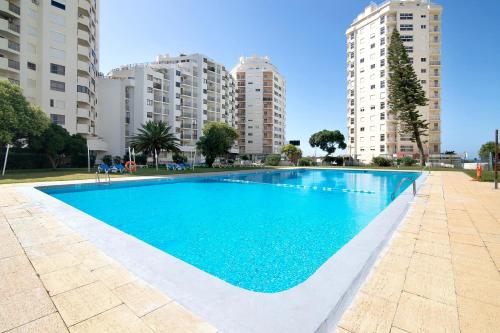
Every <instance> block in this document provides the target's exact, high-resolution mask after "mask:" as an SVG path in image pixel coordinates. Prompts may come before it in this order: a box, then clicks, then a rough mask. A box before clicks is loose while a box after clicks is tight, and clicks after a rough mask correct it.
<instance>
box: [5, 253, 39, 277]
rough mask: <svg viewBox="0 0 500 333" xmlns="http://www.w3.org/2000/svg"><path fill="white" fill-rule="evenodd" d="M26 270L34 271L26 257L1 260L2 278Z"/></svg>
mask: <svg viewBox="0 0 500 333" xmlns="http://www.w3.org/2000/svg"><path fill="white" fill-rule="evenodd" d="M25 269H32V267H31V263H30V262H29V260H28V258H26V256H25V255H18V256H13V257H8V258H3V259H0V276H1V275H3V274H8V273H13V272H17V271H20V270H25ZM0 279H1V278H0Z"/></svg>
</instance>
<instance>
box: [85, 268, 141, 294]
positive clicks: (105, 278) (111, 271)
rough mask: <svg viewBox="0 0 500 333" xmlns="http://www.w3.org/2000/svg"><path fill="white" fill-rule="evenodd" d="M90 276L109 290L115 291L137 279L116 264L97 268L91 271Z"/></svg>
mask: <svg viewBox="0 0 500 333" xmlns="http://www.w3.org/2000/svg"><path fill="white" fill-rule="evenodd" d="M92 275H93V276H94V277H95V278H96V279H97V280H99V281H102V282H103V283H104V284H105V285H106V286H107V287H108V288H109V289H115V288H117V287H119V286H122V285H124V284H127V283H129V282H132V281H134V280H136V279H137V278H136V277H135V276H134V275H132V274H130V273H129V271H128V270H127V269H125V268H124V267H121V266H118V265H116V264H115V265H108V266H104V267H101V268H98V269H96V270H94V271H92Z"/></svg>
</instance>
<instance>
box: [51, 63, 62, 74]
mask: <svg viewBox="0 0 500 333" xmlns="http://www.w3.org/2000/svg"><path fill="white" fill-rule="evenodd" d="M50 72H51V73H52V74H58V75H65V74H66V67H64V66H61V65H57V64H50Z"/></svg>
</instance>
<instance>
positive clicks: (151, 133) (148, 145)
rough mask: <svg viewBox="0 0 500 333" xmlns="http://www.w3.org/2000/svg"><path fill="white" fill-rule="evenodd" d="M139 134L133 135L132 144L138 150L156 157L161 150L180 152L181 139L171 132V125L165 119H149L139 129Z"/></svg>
mask: <svg viewBox="0 0 500 333" xmlns="http://www.w3.org/2000/svg"><path fill="white" fill-rule="evenodd" d="M138 132H139V133H138V134H137V135H135V136H134V137H132V140H131V143H130V144H131V146H132V147H134V148H135V150H136V151H138V152H141V151H142V152H144V153H145V154H151V155H153V156H154V158H155V164H156V162H157V161H156V155H155V151H156V153H157V154H159V153H160V152H161V151H165V152H167V153H168V152H174V153H175V152H180V149H179V139H178V138H176V137H175V135H174V134H173V133H172V132H171V127H170V126H168V125H167V123H166V122H163V121H158V122H155V121H152V120H150V121H148V122H147V123H146V124H142V125H141V128H139V129H138Z"/></svg>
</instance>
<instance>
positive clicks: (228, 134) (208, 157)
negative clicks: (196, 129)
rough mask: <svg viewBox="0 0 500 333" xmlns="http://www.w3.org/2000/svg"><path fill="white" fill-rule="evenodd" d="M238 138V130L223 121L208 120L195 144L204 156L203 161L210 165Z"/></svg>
mask: <svg viewBox="0 0 500 333" xmlns="http://www.w3.org/2000/svg"><path fill="white" fill-rule="evenodd" d="M237 139H238V132H236V130H235V129H234V128H232V127H231V126H229V125H227V124H225V123H219V122H210V123H208V124H206V125H205V127H203V135H202V136H201V137H200V139H199V140H198V142H197V143H196V146H197V147H198V149H200V150H201V153H202V154H203V156H205V162H206V163H207V165H208V166H209V167H212V164H214V161H215V159H216V158H217V157H219V156H222V155H226V154H228V153H229V149H230V148H231V147H232V146H233V144H234V142H235V141H236V140H237Z"/></svg>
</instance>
